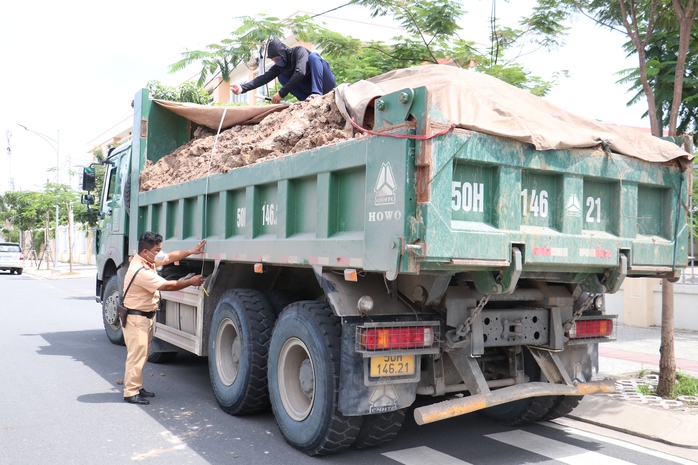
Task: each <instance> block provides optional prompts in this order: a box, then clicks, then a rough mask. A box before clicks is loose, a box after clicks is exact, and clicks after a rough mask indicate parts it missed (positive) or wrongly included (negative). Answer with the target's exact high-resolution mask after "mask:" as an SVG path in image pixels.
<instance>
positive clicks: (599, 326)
mask: <svg viewBox="0 0 698 465" xmlns="http://www.w3.org/2000/svg"><path fill="white" fill-rule="evenodd" d="M612 334H613V320H578V321H575V322H574V324H573V325H572V328H570V333H569V337H570V339H582V338H586V337H608V336H611V335H612Z"/></svg>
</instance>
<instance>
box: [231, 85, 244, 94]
mask: <svg viewBox="0 0 698 465" xmlns="http://www.w3.org/2000/svg"><path fill="white" fill-rule="evenodd" d="M230 90H232V91H233V93H234V94H235V95H238V94H241V93H242V87H240V86H239V85H237V84H233V85H231V86H230Z"/></svg>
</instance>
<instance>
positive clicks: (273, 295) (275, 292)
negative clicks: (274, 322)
mask: <svg viewBox="0 0 698 465" xmlns="http://www.w3.org/2000/svg"><path fill="white" fill-rule="evenodd" d="M265 295H266V296H267V300H268V301H269V303H270V304H271V306H272V308H273V309H274V315H276V316H279V315H280V314H281V312H282V311H283V309H284V308H286V307H288V306H289V305H291V304H292V303H294V302H298V301H299V300H301V298H300V297H298V294H296V293H295V292H292V291H287V290H284V289H272V290H270V291H267V292H266V294H265Z"/></svg>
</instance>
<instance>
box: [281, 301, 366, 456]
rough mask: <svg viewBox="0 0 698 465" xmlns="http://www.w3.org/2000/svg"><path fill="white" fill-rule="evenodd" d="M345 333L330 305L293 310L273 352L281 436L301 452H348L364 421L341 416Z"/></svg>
mask: <svg viewBox="0 0 698 465" xmlns="http://www.w3.org/2000/svg"><path fill="white" fill-rule="evenodd" d="M341 334H342V328H341V325H340V321H339V319H338V318H337V317H335V316H334V314H333V313H332V309H331V308H330V306H329V304H327V303H326V302H317V301H302V302H296V303H294V304H291V305H289V306H288V307H286V309H285V310H284V311H283V312H282V313H281V315H280V316H279V319H278V320H277V322H276V326H275V327H274V334H273V335H272V338H271V345H270V347H269V396H270V400H271V406H272V409H273V411H274V416H275V417H276V422H277V424H278V425H279V429H280V430H281V433H282V434H283V435H284V438H286V441H288V442H289V444H291V445H292V446H294V447H295V448H296V449H298V450H300V451H302V452H305V453H306V454H308V455H322V454H329V453H333V452H339V451H341V450H344V449H346V448H348V447H349V446H350V445H351V444H352V443H353V442H354V441H355V439H356V437H357V435H358V434H359V428H360V426H361V421H362V419H361V417H358V416H357V417H345V416H344V415H342V414H341V413H340V412H339V410H338V404H339V399H338V387H339V373H340V371H339V370H340V344H341Z"/></svg>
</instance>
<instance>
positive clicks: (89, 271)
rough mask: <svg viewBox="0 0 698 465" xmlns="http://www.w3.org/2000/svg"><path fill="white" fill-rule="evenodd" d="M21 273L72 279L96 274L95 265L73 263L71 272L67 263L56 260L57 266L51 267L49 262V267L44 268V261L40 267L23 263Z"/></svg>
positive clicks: (48, 277) (49, 277)
mask: <svg viewBox="0 0 698 465" xmlns="http://www.w3.org/2000/svg"><path fill="white" fill-rule="evenodd" d="M23 273H24V274H27V275H30V276H32V277H35V278H42V279H73V278H84V277H86V276H89V277H92V278H95V277H96V276H97V267H96V266H94V265H82V264H76V263H73V271H72V273H71V271H70V264H69V263H64V262H58V266H57V267H56V268H54V267H53V263H50V264H49V269H46V263H42V264H41V269H37V268H36V265H34V266H26V265H25V267H24V271H23Z"/></svg>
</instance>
